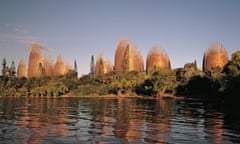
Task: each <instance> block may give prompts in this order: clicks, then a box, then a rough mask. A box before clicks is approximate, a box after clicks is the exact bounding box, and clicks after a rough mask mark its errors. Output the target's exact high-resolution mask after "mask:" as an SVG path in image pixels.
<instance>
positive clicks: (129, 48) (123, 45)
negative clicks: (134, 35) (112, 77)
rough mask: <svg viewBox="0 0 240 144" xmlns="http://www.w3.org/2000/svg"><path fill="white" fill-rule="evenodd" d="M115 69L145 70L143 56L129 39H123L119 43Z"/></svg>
mask: <svg viewBox="0 0 240 144" xmlns="http://www.w3.org/2000/svg"><path fill="white" fill-rule="evenodd" d="M114 70H115V71H119V72H130V71H144V62H143V56H142V55H141V53H140V51H139V50H138V49H137V48H136V47H135V46H134V45H133V44H132V43H131V42H130V41H129V40H127V39H121V40H120V41H119V42H118V44H117V48H116V52H115V61H114Z"/></svg>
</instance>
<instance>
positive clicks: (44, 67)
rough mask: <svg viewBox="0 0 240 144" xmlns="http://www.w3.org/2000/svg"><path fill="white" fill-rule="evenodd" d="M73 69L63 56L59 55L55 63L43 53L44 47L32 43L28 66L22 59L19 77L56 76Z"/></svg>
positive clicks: (18, 72)
mask: <svg viewBox="0 0 240 144" xmlns="http://www.w3.org/2000/svg"><path fill="white" fill-rule="evenodd" d="M69 70H71V67H70V66H69V65H67V64H66V63H65V62H64V60H63V59H62V58H61V56H58V57H57V59H56V62H55V63H53V62H52V60H51V59H50V58H48V57H47V56H45V55H43V53H42V48H41V46H40V45H38V44H32V47H31V50H30V54H29V63H28V67H27V65H26V64H25V63H24V61H23V59H21V60H20V61H19V63H18V71H17V76H18V77H27V78H31V77H40V76H55V75H63V74H65V73H67V72H68V71H69Z"/></svg>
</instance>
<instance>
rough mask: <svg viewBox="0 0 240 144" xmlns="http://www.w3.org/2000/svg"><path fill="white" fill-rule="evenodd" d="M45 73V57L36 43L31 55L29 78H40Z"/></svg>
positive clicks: (33, 45)
mask: <svg viewBox="0 0 240 144" xmlns="http://www.w3.org/2000/svg"><path fill="white" fill-rule="evenodd" d="M43 73H44V68H43V56H42V54H41V52H40V46H39V45H38V44H35V43H34V44H32V47H31V50H30V54H29V63H28V77H29V78H30V77H40V76H42V75H43Z"/></svg>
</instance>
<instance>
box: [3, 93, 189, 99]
mask: <svg viewBox="0 0 240 144" xmlns="http://www.w3.org/2000/svg"><path fill="white" fill-rule="evenodd" d="M1 98H47V99H53V98H112V99H113V98H114V99H125V98H137V99H152V100H162V99H176V100H179V99H180V100H181V99H185V97H182V96H173V95H166V96H163V97H161V98H155V97H153V96H141V95H137V96H124V95H122V96H117V95H96V94H93V95H85V96H69V95H62V96H1V97H0V99H1Z"/></svg>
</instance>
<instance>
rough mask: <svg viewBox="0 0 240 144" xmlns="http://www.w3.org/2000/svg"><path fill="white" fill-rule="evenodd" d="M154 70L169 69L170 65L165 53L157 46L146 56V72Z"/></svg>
mask: <svg viewBox="0 0 240 144" xmlns="http://www.w3.org/2000/svg"><path fill="white" fill-rule="evenodd" d="M154 68H162V69H171V63H170V59H169V57H168V55H167V53H166V52H165V51H164V50H163V49H161V48H160V47H159V46H153V47H152V48H151V49H150V50H149V52H148V56H147V65H146V69H147V71H150V70H152V69H154Z"/></svg>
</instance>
